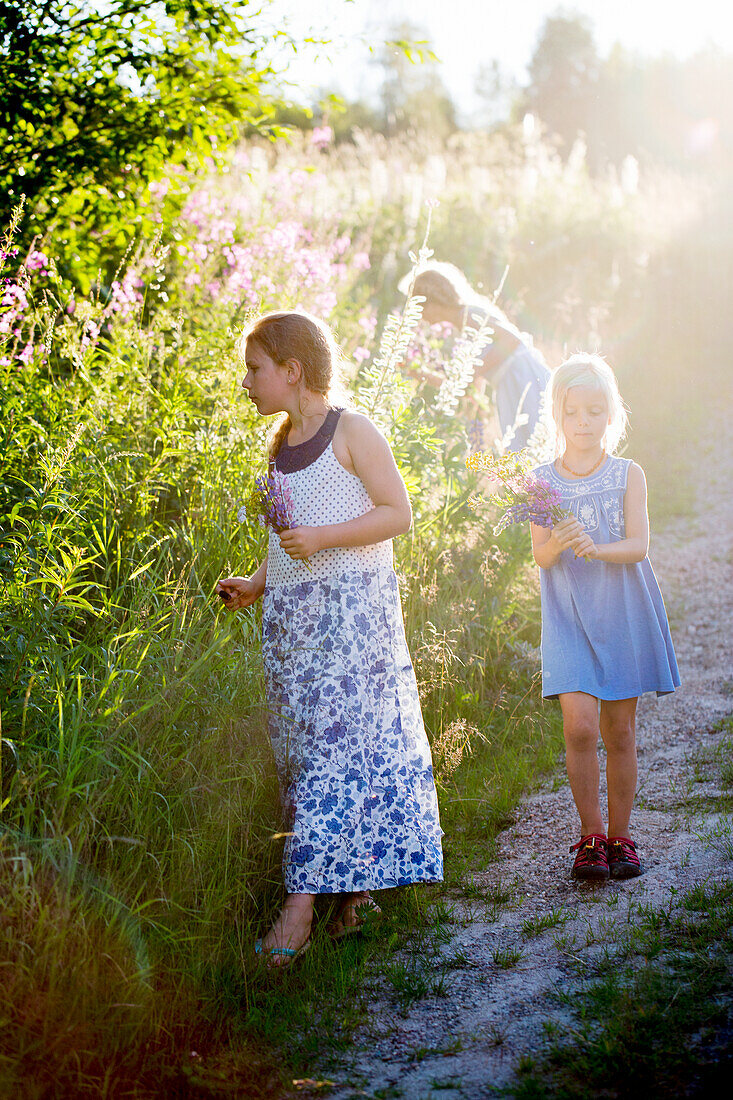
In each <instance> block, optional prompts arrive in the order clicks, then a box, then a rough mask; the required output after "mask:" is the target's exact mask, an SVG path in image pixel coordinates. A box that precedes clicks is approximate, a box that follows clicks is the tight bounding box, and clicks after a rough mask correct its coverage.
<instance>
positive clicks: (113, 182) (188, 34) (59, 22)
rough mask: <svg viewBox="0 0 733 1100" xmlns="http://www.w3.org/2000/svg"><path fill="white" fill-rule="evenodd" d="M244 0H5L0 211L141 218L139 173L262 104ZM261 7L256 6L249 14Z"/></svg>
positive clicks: (209, 141) (144, 175)
mask: <svg viewBox="0 0 733 1100" xmlns="http://www.w3.org/2000/svg"><path fill="white" fill-rule="evenodd" d="M249 9H250V2H249V0H160V2H153V0H104V3H100V2H96V3H95V2H94V0H78V2H77V3H75V4H74V3H68V2H67V0H9V2H8V0H0V215H2V217H3V219H4V221H6V222H7V220H8V217H9V213H10V210H11V209H12V208H13V207H14V206H15V205H16V204H17V203H18V201H19V198H20V196H21V194H24V195H26V197H27V201H28V210H29V214H30V218H29V219H28V220H27V221H26V226H27V231H31V232H38V231H39V230H43V229H44V228H46V227H47V226H48V225H49V223H50V222H51V221H52V220H53V219H54V216H55V217H56V219H57V220H58V221H61V219H62V217H63V218H64V219H65V221H66V222H67V223H73V220H74V218H75V217H79V216H80V215H82V214H83V218H84V231H85V233H86V234H88V233H89V231H90V230H92V231H93V230H94V229H97V230H100V231H101V230H106V229H108V227H109V225H110V222H111V221H112V222H114V223H117V224H119V222H120V220H121V219H122V218H124V217H128V218H130V219H131V220H133V221H135V220H137V221H139V217H140V210H139V208H137V204H136V195H137V192H138V191H139V188H140V184H141V183H145V182H147V181H149V180H150V179H152V178H154V177H155V176H156V174H158V173H159V172H160V170H161V168H162V166H163V165H164V164H166V163H168V162H170V161H173V162H174V163H179V164H187V163H189V162H191V161H192V160H194V159H197V158H198V159H200V158H203V157H204V156H206V155H215V154H216V152H217V151H218V149H219V148H220V147H221V146H222V145H223V144H225V143H226V142H227V141H228V140H231V139H232V138H234V137H235V136H236V135H237V133H238V132H239V129H240V127H241V125H242V124H243V123H245V122H250V123H251V122H252V121H257V120H259V119H260V118H261V117H262V113H263V95H262V82H263V80H264V79H265V77H266V76H267V75H269V73H270V69H269V67H268V66H267V65H266V64H265V63H262V62H260V60H259V56H260V52H261V47H262V42H261V40H260V36H259V33H258V31H257V30H255V29H254V26H253V23H252V19H249V20H248V18H247V16H248V11H249ZM255 14H256V13H255Z"/></svg>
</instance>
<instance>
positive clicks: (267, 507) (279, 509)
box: [243, 469, 295, 534]
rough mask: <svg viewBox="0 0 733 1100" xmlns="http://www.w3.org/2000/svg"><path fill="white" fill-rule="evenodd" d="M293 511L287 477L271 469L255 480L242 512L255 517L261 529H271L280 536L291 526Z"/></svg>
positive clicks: (291, 495) (293, 506)
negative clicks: (265, 474)
mask: <svg viewBox="0 0 733 1100" xmlns="http://www.w3.org/2000/svg"><path fill="white" fill-rule="evenodd" d="M294 509H295V505H294V504H293V494H292V491H291V489H290V483H289V481H288V479H287V476H286V475H285V474H281V473H279V471H278V470H275V469H273V470H272V471H271V472H270V473H269V474H268V475H267V476H263V477H257V478H255V487H254V490H253V491H252V493H251V494H250V496H249V499H248V502H247V507H246V508H245V509H243V511H244V512H245V514H247V515H255V516H257V518H258V520H259V522H260V523H261V524H262V526H263V527H271V528H272V529H273V531H277V533H278V534H280V532H281V531H287V530H288V528H289V527H292V526H293V515H294Z"/></svg>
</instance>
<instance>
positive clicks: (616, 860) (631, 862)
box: [608, 836, 641, 878]
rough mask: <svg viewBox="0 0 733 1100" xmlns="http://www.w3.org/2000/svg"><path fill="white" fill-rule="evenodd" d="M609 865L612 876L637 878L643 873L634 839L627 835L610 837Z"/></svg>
mask: <svg viewBox="0 0 733 1100" xmlns="http://www.w3.org/2000/svg"><path fill="white" fill-rule="evenodd" d="M608 866H609V868H610V870H611V878H636V876H637V875H640V874H641V863H640V862H639V857H638V856H637V854H636V845H635V844H634V842H633V840H629V838H628V837H627V836H610V837H609V838H608Z"/></svg>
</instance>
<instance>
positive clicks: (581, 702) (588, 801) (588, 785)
mask: <svg viewBox="0 0 733 1100" xmlns="http://www.w3.org/2000/svg"><path fill="white" fill-rule="evenodd" d="M559 698H560V707H561V708H562V717H563V733H564V735H565V762H566V765H567V769H568V779H569V780H570V790H571V791H572V793H573V799H574V801H575V805H576V807H577V810H578V813H579V814H580V835H581V836H587V835H588V834H589V833H600V834H601V836H605V833H606V827H605V825H604V824H603V818H602V816H601V804H600V799H599V795H598V786H599V782H600V771H599V766H598V733H599V722H598V700H597V699H596V698H595V696H594V695H586V693H585V692H584V691H567V692H563V693H562V694H561V695H560V696H559Z"/></svg>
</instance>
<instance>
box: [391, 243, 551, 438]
mask: <svg viewBox="0 0 733 1100" xmlns="http://www.w3.org/2000/svg"><path fill="white" fill-rule="evenodd" d="M409 283H410V276H406V277H405V278H404V279H403V280H402V281H401V282H400V284H399V288H400V290H401V291H402V293H403V294H407V292H408V290H409ZM413 293H414V294H416V295H417V294H419V295H421V296H423V297H424V298H425V304H424V306H423V320H424V321H426V322H427V323H428V324H429V325H437V324H448V325H450V326H451V328H452V329H454V330H455V331H456V332H457V333H459V334H460V333H462V332H463V331H464V329H465V328H466V327H467V326H470V327H471V328H476V329H478V328H480V327H481V325H483V324H484V323H485V322H486V321H487V320H489V319H490V325H491V328H492V329H493V336H492V338H491V342H490V343H489V345H488V346H487V347H486V348H485V349H484V351H483V352H482V353H481V360H482V365H481V366H480V367H479V368H477V370H476V378H477V379H484V380H485V381H486V382H488V384H489V385H490V386H491V388H492V390H493V392H494V398H495V401H496V412H497V417H498V420H499V426H500V429H501V433H502V437H503V438H504V439H505V441H506V442H505V449H506V450H507V451H520V450H521V449H522V447H525V446H526V445H527V442H528V441H529V438H530V436H531V435H532V432H533V431H534V428H535V425H536V424H537V420H538V418H539V414H540V403H541V400H542V394H543V392H544V390H545V387H546V386H547V383H548V381H549V377H550V371H549V369H548V367H547V364H546V363H545V360H544V358H543V356H542V354H541V353H540V352H539V351H538V350H537V349H536V348H535V347H534V346H533V345H532V342H531V337H530V336H529V335H528V334H527V333H522V332H520V331H519V329H518V328H517V327H516V325H513V324H512V322H511V321H510V320H509V319H508V317H507V316H506V314H504V313H503V312H502V311H501V310H500V309H499V308H498V307H497V306H495V305H494V304H493V303H492V302H491V301H490V299H489V298H486V297H484V296H483V295H481V294H479V293H478V291H476V290H474V289H473V287H472V286H471V284H470V283H469V281H468V279H467V278H466V276H465V275H464V274H463V272H462V271H461V270H460V269H459V268H457V267H455V265H454V264H450V263H442V262H438V261H433V262H430V263H428V264H427V265H425V266H424V267H423V269H422V270H421V271H420V272H419V274H418V275H417V278H416V279H415V286H414V290H413ZM524 417H526V421H524V422H521V421H523V418H524ZM518 419H519V421H520V423H516V422H517V420H518ZM515 424H516V427H515V428H514V431H513V433H512V431H511V429H512V427H513V426H514V425H515Z"/></svg>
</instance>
